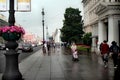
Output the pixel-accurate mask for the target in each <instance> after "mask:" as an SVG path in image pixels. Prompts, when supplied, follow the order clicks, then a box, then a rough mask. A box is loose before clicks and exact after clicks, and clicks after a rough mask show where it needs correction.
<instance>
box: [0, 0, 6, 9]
mask: <svg viewBox="0 0 120 80" xmlns="http://www.w3.org/2000/svg"><path fill="white" fill-rule="evenodd" d="M6 10H7V1H6V0H0V11H6Z"/></svg>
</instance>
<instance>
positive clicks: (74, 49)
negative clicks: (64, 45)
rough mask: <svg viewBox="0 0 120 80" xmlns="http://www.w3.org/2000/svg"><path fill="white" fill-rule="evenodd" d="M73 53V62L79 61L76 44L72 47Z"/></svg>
mask: <svg viewBox="0 0 120 80" xmlns="http://www.w3.org/2000/svg"><path fill="white" fill-rule="evenodd" d="M71 51H72V60H73V61H76V60H78V54H77V45H76V44H75V43H74V42H73V43H72V45H71ZM75 55H77V58H76V57H75Z"/></svg>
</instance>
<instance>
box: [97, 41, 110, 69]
mask: <svg viewBox="0 0 120 80" xmlns="http://www.w3.org/2000/svg"><path fill="white" fill-rule="evenodd" d="M99 49H100V52H101V57H102V60H103V62H104V66H105V67H107V66H108V55H109V45H108V44H107V41H106V40H104V41H103V42H102V43H101V44H100V48H99Z"/></svg>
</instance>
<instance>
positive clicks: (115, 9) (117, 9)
mask: <svg viewBox="0 0 120 80" xmlns="http://www.w3.org/2000/svg"><path fill="white" fill-rule="evenodd" d="M108 11H109V12H110V11H112V12H111V13H110V14H114V13H115V14H120V3H111V4H110V3H108V4H105V3H100V4H99V5H97V7H96V9H95V13H96V14H97V15H99V16H100V15H102V14H103V13H106V12H108Z"/></svg>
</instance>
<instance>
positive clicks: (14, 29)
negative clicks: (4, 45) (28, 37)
mask: <svg viewBox="0 0 120 80" xmlns="http://www.w3.org/2000/svg"><path fill="white" fill-rule="evenodd" d="M0 32H1V33H6V32H12V33H13V32H16V33H21V34H22V35H24V34H25V30H24V29H23V28H22V27H19V26H4V27H0Z"/></svg>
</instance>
